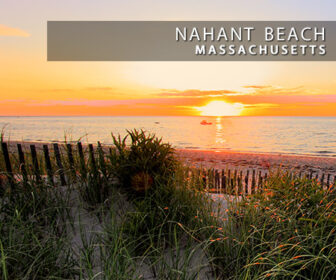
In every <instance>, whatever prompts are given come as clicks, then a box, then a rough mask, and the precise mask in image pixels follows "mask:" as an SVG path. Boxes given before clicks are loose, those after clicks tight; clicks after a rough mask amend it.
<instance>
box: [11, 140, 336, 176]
mask: <svg viewBox="0 0 336 280" xmlns="http://www.w3.org/2000/svg"><path fill="white" fill-rule="evenodd" d="M5 142H6V141H5ZM7 143H8V144H9V145H8V146H9V147H8V148H9V150H10V151H12V152H16V151H17V148H16V144H18V143H20V144H22V146H23V148H24V149H26V150H29V145H35V146H36V149H37V150H40V151H42V149H43V145H52V144H54V143H57V144H59V145H64V144H65V143H64V141H58V142H46V141H14V140H13V141H9V142H7ZM69 143H70V144H75V143H77V142H73V143H71V142H69ZM82 144H83V146H84V147H85V146H87V144H88V143H82ZM94 146H96V144H94ZM102 146H103V147H104V146H105V147H109V146H111V145H109V144H102ZM175 151H176V155H177V157H178V158H179V159H180V160H181V161H182V162H184V163H185V164H186V165H189V166H193V167H204V168H216V169H237V170H239V171H240V170H242V171H245V170H247V169H257V170H260V171H267V170H276V169H278V168H284V169H286V170H289V171H291V172H300V171H302V172H307V173H309V172H313V173H319V174H320V173H328V174H332V175H336V157H332V156H329V157H328V156H312V155H299V154H284V153H259V152H242V151H232V150H228V151H223V150H221V151H218V150H216V151H215V150H201V149H179V148H176V149H175Z"/></svg>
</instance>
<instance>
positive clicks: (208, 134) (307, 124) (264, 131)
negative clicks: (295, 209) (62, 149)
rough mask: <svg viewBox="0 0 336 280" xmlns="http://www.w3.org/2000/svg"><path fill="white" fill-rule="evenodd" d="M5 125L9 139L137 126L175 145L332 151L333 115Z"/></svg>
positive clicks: (95, 134) (87, 135)
mask: <svg viewBox="0 0 336 280" xmlns="http://www.w3.org/2000/svg"><path fill="white" fill-rule="evenodd" d="M203 120H206V121H207V122H209V123H212V124H211V125H210V124H209V125H201V124H200V123H201V121H203ZM5 125H7V126H6V128H5V132H6V136H5V137H6V139H8V137H10V139H11V140H25V141H62V140H64V137H65V136H66V137H67V139H68V140H71V141H76V140H78V139H80V138H82V141H83V142H85V141H87V142H96V141H97V140H99V141H101V142H103V143H106V144H108V143H111V142H112V141H111V132H113V133H115V134H118V133H120V134H122V135H124V134H125V131H126V129H133V128H138V129H140V128H142V129H145V130H147V131H150V132H154V133H156V134H157V135H159V136H160V137H162V138H163V140H164V141H168V142H170V143H172V144H173V145H174V146H175V147H177V148H185V149H203V150H204V149H205V150H233V151H250V152H258V153H262V152H263V153H287V154H308V155H319V156H333V157H335V156H336V118H335V117H326V118H324V117H221V118H216V117H0V128H1V127H3V126H5Z"/></svg>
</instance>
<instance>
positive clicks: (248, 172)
mask: <svg viewBox="0 0 336 280" xmlns="http://www.w3.org/2000/svg"><path fill="white" fill-rule="evenodd" d="M249 175H250V170H248V169H247V171H246V176H245V193H246V194H247V195H248V194H249V187H248V183H249Z"/></svg>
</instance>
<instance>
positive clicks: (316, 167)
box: [177, 150, 336, 174]
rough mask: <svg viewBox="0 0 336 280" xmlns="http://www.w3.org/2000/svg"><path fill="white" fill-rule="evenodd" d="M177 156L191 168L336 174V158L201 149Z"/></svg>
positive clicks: (179, 153)
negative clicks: (279, 170)
mask: <svg viewBox="0 0 336 280" xmlns="http://www.w3.org/2000/svg"><path fill="white" fill-rule="evenodd" d="M177 154H178V156H179V158H180V159H182V160H183V161H184V162H185V163H186V164H188V165H191V166H194V167H205V168H217V169H225V168H231V169H233V168H236V169H238V170H246V169H258V170H263V171H266V170H269V169H277V168H279V167H281V168H285V169H287V170H290V171H293V172H300V171H302V172H307V173H309V172H314V173H322V172H323V173H329V174H336V158H333V157H314V156H303V155H286V154H259V153H241V152H231V151H229V152H228V151H219V152H216V151H204V150H203V151H202V150H177Z"/></svg>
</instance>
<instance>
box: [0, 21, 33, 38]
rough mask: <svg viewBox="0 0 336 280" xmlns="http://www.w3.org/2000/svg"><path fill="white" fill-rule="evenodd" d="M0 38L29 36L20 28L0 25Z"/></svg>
mask: <svg viewBox="0 0 336 280" xmlns="http://www.w3.org/2000/svg"><path fill="white" fill-rule="evenodd" d="M0 36H16V37H29V36H30V34H29V33H28V32H26V31H24V30H22V29H20V28H14V27H9V26H6V25H3V24H0Z"/></svg>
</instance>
